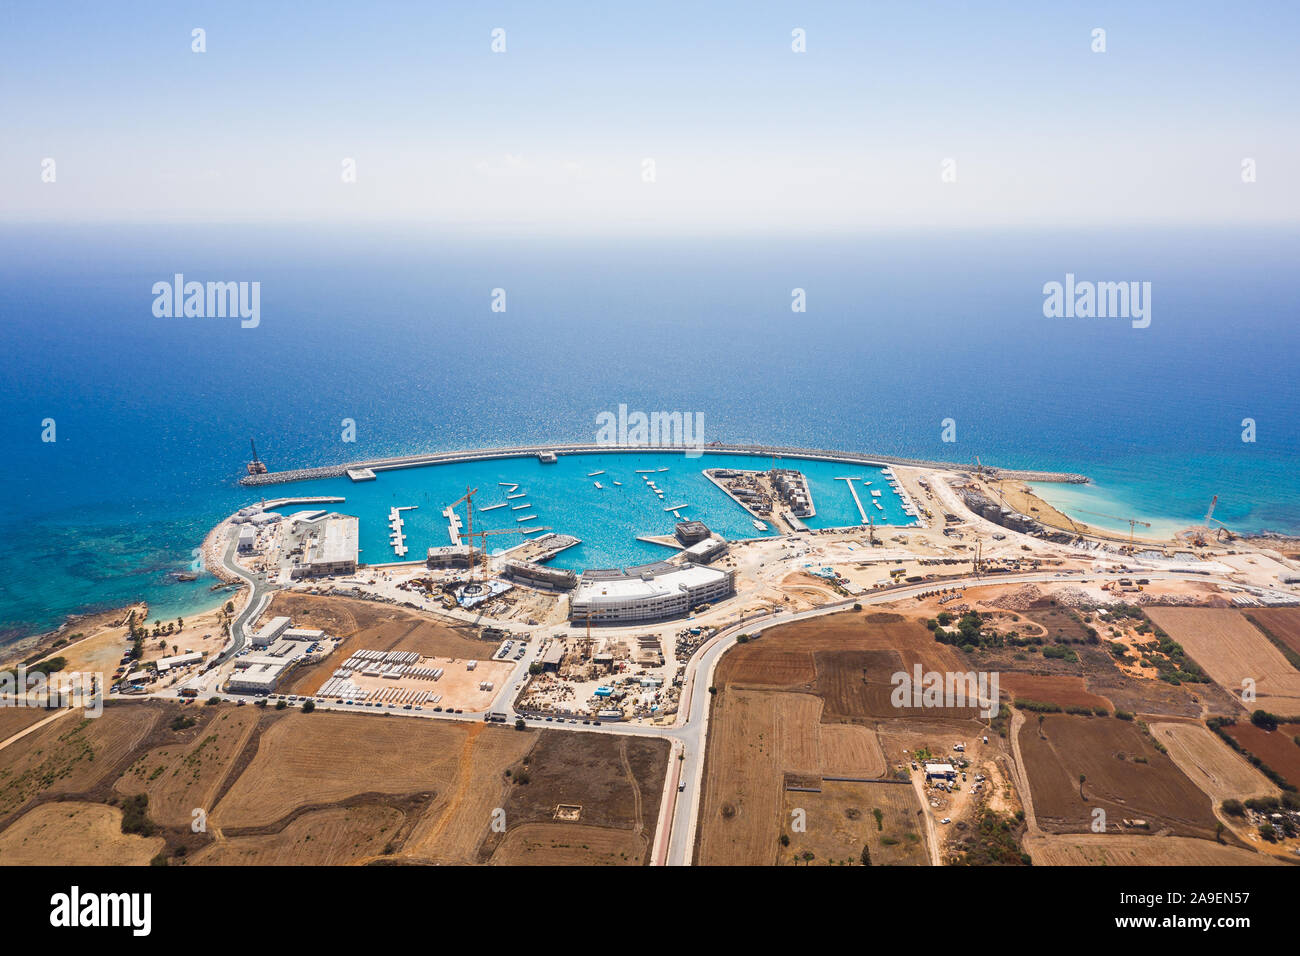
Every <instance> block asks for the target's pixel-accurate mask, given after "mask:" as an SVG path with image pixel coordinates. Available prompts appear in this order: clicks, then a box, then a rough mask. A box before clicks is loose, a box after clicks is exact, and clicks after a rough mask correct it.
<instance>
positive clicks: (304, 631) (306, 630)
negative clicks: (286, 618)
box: [280, 627, 325, 644]
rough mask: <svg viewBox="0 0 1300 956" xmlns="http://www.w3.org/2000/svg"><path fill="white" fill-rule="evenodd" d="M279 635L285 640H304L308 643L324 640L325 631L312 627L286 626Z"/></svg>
mask: <svg viewBox="0 0 1300 956" xmlns="http://www.w3.org/2000/svg"><path fill="white" fill-rule="evenodd" d="M280 636H281V637H283V638H284V639H285V640H286V641H306V642H307V643H309V644H314V643H316V642H317V641H323V640H325V632H324V631H322V630H320V629H319V628H314V627H290V628H286V629H285V631H284V633H283V634H281V635H280Z"/></svg>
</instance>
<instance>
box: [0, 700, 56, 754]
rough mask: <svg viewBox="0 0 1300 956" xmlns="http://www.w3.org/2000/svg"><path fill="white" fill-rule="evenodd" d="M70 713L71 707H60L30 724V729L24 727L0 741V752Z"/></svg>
mask: <svg viewBox="0 0 1300 956" xmlns="http://www.w3.org/2000/svg"><path fill="white" fill-rule="evenodd" d="M72 711H73V708H71V707H62V708H60V709H59V710H57V711H55V712H54V713H53V714H51V715H50V716H49V717H46V718H45V719H44V720H38V721H36V723H34V724H32V725H31V726H30V727H24V728H23V729H22V730H20V731H18V733H16V734H14V735H13V736H12V737H9V738H8V739H6V740H2V741H0V750H4V749H5V748H6V747H8V746H9V745H10V744H12V743H14V742H16V741H19V740H22V739H23V738H24V737H26V736H27V735H28V734H30V733H34V732H35V731H37V730H40V729H41V728H42V727H44V726H45V725H46V724H51V723H53V722H54V721H56V720H58V719H59V718H60V717H62V716H63V715H64V714H70V713H72Z"/></svg>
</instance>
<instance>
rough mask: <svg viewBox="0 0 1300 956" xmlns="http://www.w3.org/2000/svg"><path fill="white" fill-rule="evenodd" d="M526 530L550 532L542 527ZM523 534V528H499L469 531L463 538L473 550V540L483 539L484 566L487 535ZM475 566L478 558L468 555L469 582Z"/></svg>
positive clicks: (472, 576)
mask: <svg viewBox="0 0 1300 956" xmlns="http://www.w3.org/2000/svg"><path fill="white" fill-rule="evenodd" d="M527 530H528V531H550V530H551V529H550V528H549V527H542V528H528V529H527ZM524 533H525V529H523V528H500V529H498V530H495V531H469V532H466V533H465V537H466V538H469V546H470V548H473V547H474V539H475V538H481V539H483V562H484V564H486V563H487V538H488V536H489V535H494V534H524ZM477 566H478V557H477V555H474V554H472V553H471V555H470V559H469V576H470V580H473V579H474V571H475V569H476V568H477Z"/></svg>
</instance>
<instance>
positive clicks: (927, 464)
mask: <svg viewBox="0 0 1300 956" xmlns="http://www.w3.org/2000/svg"><path fill="white" fill-rule="evenodd" d="M685 451H686V449H683V448H682V447H681V446H680V445H638V446H635V447H627V446H621V445H594V444H572V445H526V446H522V447H518V448H481V449H476V450H473V451H450V452H433V453H430V454H426V455H407V456H403V457H398V458H377V459H374V460H373V461H354V462H345V463H342V464H338V465H324V466H321V467H318V468H297V469H293V470H290V471H270V472H267V473H266V474H264V475H248V476H247V477H245V478H241V479H240V481H239V483H240V484H241V485H244V486H246V487H259V486H261V485H277V484H284V483H285V482H289V481H309V480H311V479H314V478H341V477H343V476H344V475H346V474H347V471H348V469H350V468H369V469H370V470H371V471H375V472H380V471H393V470H396V469H398V468H420V467H423V466H425V465H445V464H452V463H454V462H465V461H483V460H486V459H493V458H525V457H530V456H537V455H540V454H544V453H547V452H550V453H553V454H555V455H557V456H558V455H592V454H617V453H626V454H634V455H635V454H650V453H665V454H678V455H682V454H684V453H685ZM704 451H705V452H707V453H709V454H719V455H748V456H751V457H753V458H768V459H771V458H773V457H776V458H816V459H820V460H822V461H839V462H844V463H845V464H852V465H875V466H878V467H883V466H885V465H902V466H904V467H909V468H935V469H940V470H943V471H967V472H973V471H974V470H975V469H974V468H973V467H971V466H970V465H969V464H961V463H957V462H950V461H927V460H925V459H922V458H899V457H896V456H893V455H867V454H860V453H857V452H846V451H832V450H826V449H819V448H790V447H785V446H775V445H711V446H709V447H708V448H706V449H704ZM984 472H985V474H986V475H989V476H991V477H993V478H996V479H1002V478H1006V479H1011V480H1019V481H1044V482H1063V483H1068V484H1086V483H1087V481H1088V477H1087V476H1086V475H1078V474H1071V473H1067V472H1053V471H1019V470H1014V469H1002V468H995V467H991V466H989V465H985V466H984Z"/></svg>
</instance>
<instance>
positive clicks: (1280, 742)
mask: <svg viewBox="0 0 1300 956" xmlns="http://www.w3.org/2000/svg"><path fill="white" fill-rule="evenodd" d="M1224 731H1225V732H1226V733H1227V734H1229V735H1230V736H1231V737H1232V739H1233V740H1235V741H1237V743H1239V744H1241V745H1242V746H1243V747H1245V748H1246V750H1248V751H1250V752H1251V753H1252V754H1254V755H1255V756H1256V757H1258V758H1259V759H1260V760H1262V761H1264V763H1265V765H1267V766H1268V767H1270V768H1271V769H1272V770H1273V772H1274V773H1278V774H1281V775H1282V777H1283V779H1285V780H1286V782H1287V783H1289V784H1291V785H1292V786H1293V787H1300V746H1297V744H1296V742H1295V738H1296V737H1297V736H1300V723H1297V724H1278V728H1277V730H1272V731H1269V730H1264V729H1262V728H1260V727H1256V726H1255V725H1254V724H1252V723H1251V722H1250V721H1249V720H1239V721H1237V722H1236V723H1235V724H1233V725H1232V726H1231V727H1225V728H1224Z"/></svg>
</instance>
